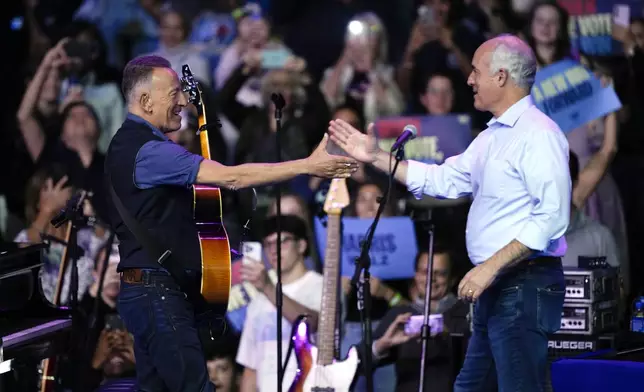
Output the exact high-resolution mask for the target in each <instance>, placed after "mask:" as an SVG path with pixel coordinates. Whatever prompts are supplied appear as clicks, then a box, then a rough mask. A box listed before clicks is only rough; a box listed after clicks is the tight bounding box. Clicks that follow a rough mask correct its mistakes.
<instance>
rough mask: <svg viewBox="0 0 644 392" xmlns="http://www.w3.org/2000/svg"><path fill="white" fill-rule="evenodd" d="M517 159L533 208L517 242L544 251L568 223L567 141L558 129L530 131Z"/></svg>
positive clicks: (569, 194) (568, 178) (568, 176)
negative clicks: (521, 152) (530, 133)
mask: <svg viewBox="0 0 644 392" xmlns="http://www.w3.org/2000/svg"><path fill="white" fill-rule="evenodd" d="M531 136H532V137H531V138H530V139H531V140H529V141H527V143H526V146H525V149H524V154H523V156H522V157H521V159H520V160H519V162H520V164H519V166H520V167H519V170H518V171H519V173H520V175H521V176H522V177H523V180H524V182H525V184H526V187H527V190H528V193H529V195H530V196H531V197H532V204H533V208H532V211H531V213H530V219H529V220H528V221H527V222H526V223H525V225H524V226H523V228H522V229H521V231H519V234H518V235H517V237H516V240H517V241H519V242H521V243H522V244H523V245H525V246H526V247H528V248H530V249H532V250H536V251H544V250H546V249H547V248H548V247H549V245H550V243H551V242H552V241H554V240H557V239H559V238H560V237H562V236H563V235H564V233H565V232H566V229H567V228H568V223H569V221H570V203H571V191H572V184H571V180H570V170H569V167H568V158H569V150H568V141H567V140H566V137H565V136H564V134H563V133H562V132H561V131H559V130H552V129H547V130H544V131H535V132H532V135H531Z"/></svg>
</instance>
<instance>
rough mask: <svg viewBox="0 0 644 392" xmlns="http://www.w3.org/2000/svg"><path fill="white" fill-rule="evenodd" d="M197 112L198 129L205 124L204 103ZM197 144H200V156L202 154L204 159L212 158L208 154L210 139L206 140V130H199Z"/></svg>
mask: <svg viewBox="0 0 644 392" xmlns="http://www.w3.org/2000/svg"><path fill="white" fill-rule="evenodd" d="M200 112H201V113H200V114H199V129H201V127H202V126H203V125H205V124H207V120H206V108H205V107H204V105H203V104H202V105H201V110H200ZM199 144H200V145H201V156H203V157H204V158H206V159H212V158H211V155H210V141H209V140H208V130H207V129H204V130H202V131H201V132H199Z"/></svg>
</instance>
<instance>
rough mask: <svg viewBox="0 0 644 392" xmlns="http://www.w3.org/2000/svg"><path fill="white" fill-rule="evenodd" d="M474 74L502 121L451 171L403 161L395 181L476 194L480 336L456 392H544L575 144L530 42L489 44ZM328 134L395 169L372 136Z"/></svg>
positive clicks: (471, 279) (471, 248)
mask: <svg viewBox="0 0 644 392" xmlns="http://www.w3.org/2000/svg"><path fill="white" fill-rule="evenodd" d="M472 68H473V70H472V73H471V74H470V76H469V79H468V84H469V85H470V86H471V87H472V89H473V90H474V105H475V107H476V108H477V109H478V110H481V111H489V112H491V113H492V114H493V115H494V118H493V119H492V120H491V121H490V122H488V128H487V129H486V130H485V131H483V132H481V134H479V136H478V137H477V138H476V139H475V140H474V141H473V142H472V143H471V144H470V146H469V147H468V148H467V150H466V151H465V152H463V153H462V154H460V155H457V156H454V157H450V158H448V159H447V160H445V162H444V163H443V164H442V165H425V164H422V163H419V162H413V161H407V162H405V163H401V165H400V166H401V170H400V171H398V172H397V173H396V178H397V179H398V180H399V181H400V182H403V183H405V184H406V185H407V187H408V189H409V190H410V191H411V192H412V193H413V194H414V195H415V196H417V197H420V196H421V195H422V194H423V193H424V194H428V195H431V196H435V197H444V198H458V197H462V196H465V195H471V196H472V197H473V201H472V206H471V208H470V212H469V216H468V219H467V228H466V231H465V235H466V242H467V250H468V254H469V257H470V259H471V261H472V262H473V263H474V264H475V267H474V268H473V269H471V270H470V271H469V272H468V273H467V274H466V275H465V277H464V278H463V279H462V281H461V283H460V285H459V287H458V293H459V295H460V296H461V297H462V298H466V299H468V300H470V301H474V302H475V306H474V318H473V326H474V329H473V333H472V337H471V339H470V342H469V346H468V351H467V356H466V359H465V363H464V365H463V369H462V370H461V372H460V374H459V375H458V377H457V379H456V383H455V385H454V391H455V392H464V391H468V392H469V391H487V390H489V389H492V390H495V389H494V387H495V385H494V384H495V383H494V379H495V378H496V379H497V380H498V390H500V391H521V392H531V391H534V392H541V391H543V390H544V388H545V385H546V367H547V345H548V338H547V334H549V333H554V332H556V331H557V330H558V329H559V327H560V322H561V311H562V307H563V301H564V289H565V287H564V279H563V271H562V267H561V256H563V255H564V253H565V252H566V240H565V238H564V233H565V231H566V227H567V226H568V220H569V214H570V194H571V181H570V174H569V170H568V151H569V150H568V143H567V141H566V137H565V136H564V134H563V133H562V132H561V130H560V129H559V127H558V126H557V125H556V124H555V123H554V122H553V121H552V120H551V119H550V118H548V117H547V116H546V115H545V114H543V113H541V112H540V111H539V110H538V109H537V108H536V106H534V104H533V103H532V100H531V98H530V96H529V94H530V89H531V87H532V84H533V83H534V77H535V74H536V61H535V56H534V53H532V51H531V49H530V47H529V46H528V45H527V44H526V43H525V42H523V41H521V40H520V39H518V38H516V37H513V36H501V37H497V38H494V39H492V40H490V41H487V42H486V43H484V44H483V45H481V46H480V47H479V49H478V50H477V51H476V53H475V55H474V58H473V61H472ZM329 130H330V132H331V139H332V140H334V141H335V142H336V143H337V144H338V145H339V146H340V147H342V148H343V149H345V150H346V151H347V153H349V155H351V156H353V157H354V158H356V159H357V160H359V161H362V162H366V163H371V164H373V165H374V166H375V167H376V168H378V169H380V170H383V171H387V170H388V168H389V162H390V160H391V159H392V157H391V156H390V154H388V153H386V152H384V151H381V150H380V149H379V148H378V146H377V144H376V143H375V139H374V137H373V132H372V130H371V129H369V130H368V133H367V134H366V135H363V134H361V133H360V132H358V131H357V130H355V129H354V128H352V127H351V126H349V125H348V124H346V123H344V122H340V121H333V122H331V126H330V128H329ZM495 373H496V374H495ZM494 376H496V377H494Z"/></svg>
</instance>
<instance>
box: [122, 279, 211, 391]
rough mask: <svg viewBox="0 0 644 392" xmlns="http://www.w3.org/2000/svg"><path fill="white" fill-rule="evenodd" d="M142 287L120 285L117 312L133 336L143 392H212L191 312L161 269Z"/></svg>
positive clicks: (137, 373)
mask: <svg viewBox="0 0 644 392" xmlns="http://www.w3.org/2000/svg"><path fill="white" fill-rule="evenodd" d="M147 275H148V276H147V279H144V282H142V283H126V282H122V283H121V292H120V294H119V297H118V302H117V309H118V312H119V314H120V315H121V318H122V319H123V322H124V323H125V326H126V327H127V329H128V331H129V332H130V333H131V334H132V335H133V336H134V355H135V357H136V377H137V384H138V391H141V392H165V391H169V392H180V391H185V392H211V391H214V387H213V385H212V384H211V383H210V381H209V379H208V371H207V370H206V360H205V357H204V354H203V350H202V347H201V342H200V341H199V335H198V332H197V327H196V324H195V315H194V310H193V307H192V305H191V304H190V302H188V300H187V299H186V295H185V294H184V293H183V292H182V291H181V290H179V286H178V285H177V284H176V283H175V282H174V280H173V279H172V278H171V277H170V276H169V275H167V274H166V273H164V272H163V271H158V272H152V271H151V272H150V273H149V274H147Z"/></svg>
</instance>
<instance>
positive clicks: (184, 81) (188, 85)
mask: <svg viewBox="0 0 644 392" xmlns="http://www.w3.org/2000/svg"><path fill="white" fill-rule="evenodd" d="M181 72H182V74H183V76H182V77H181V87H182V89H183V92H184V93H188V101H189V102H190V103H191V104H193V105H195V107H196V108H197V109H201V105H202V104H203V103H202V100H201V87H200V86H199V82H197V81H196V80H195V77H194V76H193V75H192V71H191V70H190V66H189V65H188V64H184V65H183V67H181Z"/></svg>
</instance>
